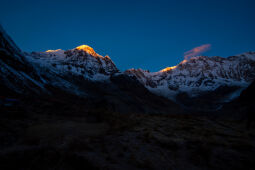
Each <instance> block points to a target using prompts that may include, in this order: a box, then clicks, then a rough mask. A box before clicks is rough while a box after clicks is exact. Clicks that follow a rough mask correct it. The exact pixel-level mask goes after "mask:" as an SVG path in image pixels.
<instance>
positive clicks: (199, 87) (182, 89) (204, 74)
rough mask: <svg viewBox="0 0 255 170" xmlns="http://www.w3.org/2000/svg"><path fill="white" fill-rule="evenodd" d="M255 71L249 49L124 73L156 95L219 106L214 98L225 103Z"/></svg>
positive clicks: (240, 89)
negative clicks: (242, 51) (238, 53)
mask: <svg viewBox="0 0 255 170" xmlns="http://www.w3.org/2000/svg"><path fill="white" fill-rule="evenodd" d="M254 71H255V53H254V52H248V53H244V54H241V55H237V56H230V57H227V58H222V57H218V56H215V57H206V56H198V57H193V58H191V59H189V60H183V61H182V62H181V63H180V64H178V65H177V66H174V67H168V68H165V69H163V70H161V71H159V72H149V71H144V70H141V69H130V70H127V71H125V74H127V75H130V76H135V77H136V78H137V79H138V80H139V81H140V82H141V83H142V84H144V86H145V87H147V89H149V90H150V91H151V92H153V93H154V94H157V95H161V96H165V97H167V98H170V99H173V100H175V101H177V102H179V103H181V104H184V105H186V106H187V107H191V106H195V107H197V104H198V105H202V104H205V103H201V102H200V101H203V102H205V101H206V102H209V103H208V104H210V105H211V106H213V108H214V109H216V108H217V107H218V105H217V103H213V104H212V101H217V102H219V103H222V102H226V101H229V100H232V99H233V98H235V97H237V96H238V95H240V93H241V91H242V90H243V89H244V88H246V87H247V86H248V85H249V84H250V83H251V81H252V80H254V79H255V72H254ZM198 100H200V101H198ZM192 101H194V102H192Z"/></svg>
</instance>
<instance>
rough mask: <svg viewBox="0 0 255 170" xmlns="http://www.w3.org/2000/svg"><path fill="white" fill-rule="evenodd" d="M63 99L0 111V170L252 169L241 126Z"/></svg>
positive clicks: (250, 138) (252, 154)
mask: <svg viewBox="0 0 255 170" xmlns="http://www.w3.org/2000/svg"><path fill="white" fill-rule="evenodd" d="M70 100H71V99H70ZM65 102H66V101H65V100H63V101H60V100H57V99H51V100H49V99H47V100H43V99H40V100H37V101H36V100H34V101H29V100H28V101H26V102H25V103H22V102H21V103H18V104H16V105H13V106H2V107H1V119H0V138H1V141H0V169H4V170H7V169H16V170H17V169H38V170H40V169H42V170H45V169H56V170H67V169H68V170H69V169H70V170H71V169H72V170H76V169H111V170H112V169H177V170H179V169H254V167H255V162H254V158H255V142H254V141H255V130H254V128H251V129H250V130H249V131H247V130H246V128H245V121H240V120H234V119H232V120H230V119H227V118H224V119H219V118H217V119H213V118H209V117H207V116H194V115H193V116H192V115H176V114H174V113H170V114H168V115H166V114H139V113H133V114H118V113H114V112H111V111H110V110H107V109H106V108H105V106H104V105H103V104H100V105H99V104H98V107H97V109H90V110H87V109H86V108H87V106H86V105H81V103H83V102H85V101H78V100H76V102H74V103H72V105H67V103H65ZM68 102H70V101H68ZM29 103H30V104H29ZM24 105H26V107H24ZM84 110H87V111H86V112H85V111H84Z"/></svg>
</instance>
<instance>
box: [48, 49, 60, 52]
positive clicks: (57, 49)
mask: <svg viewBox="0 0 255 170" xmlns="http://www.w3.org/2000/svg"><path fill="white" fill-rule="evenodd" d="M58 51H61V49H57V50H47V51H45V52H46V53H53V52H58Z"/></svg>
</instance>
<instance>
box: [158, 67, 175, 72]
mask: <svg viewBox="0 0 255 170" xmlns="http://www.w3.org/2000/svg"><path fill="white" fill-rule="evenodd" d="M176 67H177V66H173V67H167V68H164V69H163V70H160V71H159V72H167V71H170V70H173V69H175V68H176Z"/></svg>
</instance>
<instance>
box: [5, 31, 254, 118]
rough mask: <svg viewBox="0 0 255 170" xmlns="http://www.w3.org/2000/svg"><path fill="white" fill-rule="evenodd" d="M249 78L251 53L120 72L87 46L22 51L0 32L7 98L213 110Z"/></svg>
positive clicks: (142, 109)
mask: <svg viewBox="0 0 255 170" xmlns="http://www.w3.org/2000/svg"><path fill="white" fill-rule="evenodd" d="M254 79H255V53H254V52H248V53H244V54H241V55H237V56H231V57H228V58H222V57H218V56H216V57H206V56H198V57H193V58H191V59H189V60H183V61H182V62H181V63H180V64H178V65H177V66H174V67H168V68H166V69H163V70H161V71H159V72H149V71H145V70H142V69H129V70H126V71H124V72H120V71H119V69H118V68H117V67H116V66H115V64H114V62H113V61H112V60H111V59H110V57H109V56H105V57H103V56H101V55H99V54H97V53H96V52H95V51H94V50H93V49H92V48H91V47H89V46H87V45H81V46H78V47H76V48H74V49H71V50H66V51H64V50H60V49H59V50H48V51H46V52H32V53H27V52H22V51H21V50H20V49H19V48H18V47H17V46H16V45H15V43H14V42H13V41H12V40H11V38H10V37H9V36H8V35H7V34H6V33H5V31H4V30H3V28H2V27H0V81H1V84H0V88H1V92H2V94H6V95H11V94H12V95H13V94H19V95H31V94H34V95H41V94H44V95H53V96H54V94H55V91H56V90H58V91H59V90H60V91H62V92H64V93H69V94H73V95H77V96H79V97H84V98H90V99H91V100H92V99H93V100H95V101H100V100H104V101H106V102H107V103H108V106H107V107H112V108H114V110H117V111H123V112H132V111H134V110H135V111H140V112H155V113H156V112H168V111H169V109H173V108H175V109H176V110H178V109H179V106H178V105H177V104H179V105H181V106H184V108H193V109H196V108H199V109H201V110H215V109H218V108H219V107H220V106H221V105H222V103H224V102H228V101H231V100H232V99H234V98H235V97H237V96H239V94H240V93H241V91H242V90H243V89H245V88H246V87H247V86H248V85H249V84H250V83H251V82H252V81H253V80H254ZM176 103H177V104H176ZM199 106H200V107H199ZM127 108H129V109H127Z"/></svg>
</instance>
